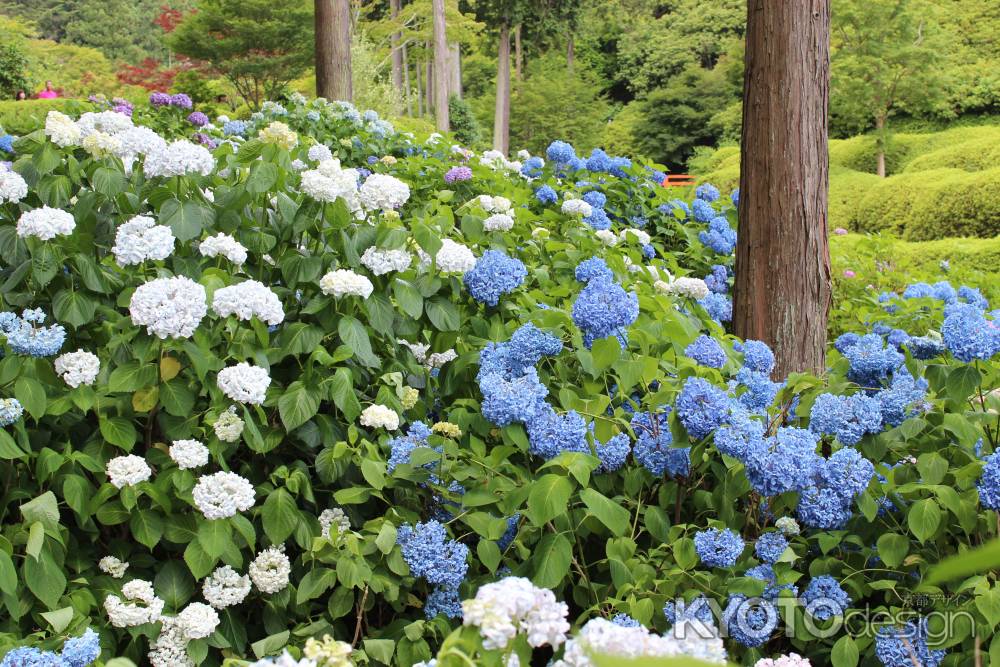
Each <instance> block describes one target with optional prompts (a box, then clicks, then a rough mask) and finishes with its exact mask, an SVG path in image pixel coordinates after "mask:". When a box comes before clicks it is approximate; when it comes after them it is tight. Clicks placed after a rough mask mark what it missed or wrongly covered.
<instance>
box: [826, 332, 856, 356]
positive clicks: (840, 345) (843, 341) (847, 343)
mask: <svg viewBox="0 0 1000 667" xmlns="http://www.w3.org/2000/svg"><path fill="white" fill-rule="evenodd" d="M860 340H861V336H859V335H858V334H856V333H851V332H848V333H845V334H840V335H839V336H837V340H835V341H833V347H834V348H835V349H836V350H837V352H840V353H841V354H845V353H846V352H847V350H849V349H851V348H852V347H854V346H855V345H857V344H858V341H860Z"/></svg>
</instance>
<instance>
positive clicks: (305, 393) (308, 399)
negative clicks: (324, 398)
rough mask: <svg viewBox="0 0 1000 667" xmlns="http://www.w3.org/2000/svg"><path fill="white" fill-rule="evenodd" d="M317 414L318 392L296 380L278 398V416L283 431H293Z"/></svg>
mask: <svg viewBox="0 0 1000 667" xmlns="http://www.w3.org/2000/svg"><path fill="white" fill-rule="evenodd" d="M317 412H319V392H318V391H316V390H315V389H310V388H309V387H306V386H305V385H304V384H303V383H302V382H301V381H299V380H296V381H295V382H293V383H292V384H290V385H289V386H288V388H287V389H285V391H284V392H283V393H282V394H281V397H280V398H278V414H279V415H281V421H282V423H283V424H284V425H285V430H287V431H293V430H295V429H297V428H298V427H299V426H302V425H303V424H305V423H306V422H307V421H309V420H310V419H312V418H313V415H315V414H316V413H317Z"/></svg>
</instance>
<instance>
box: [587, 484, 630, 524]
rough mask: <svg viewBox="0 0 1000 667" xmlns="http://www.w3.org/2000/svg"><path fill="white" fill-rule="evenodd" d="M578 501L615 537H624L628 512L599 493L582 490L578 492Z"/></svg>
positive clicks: (593, 490)
mask: <svg viewBox="0 0 1000 667" xmlns="http://www.w3.org/2000/svg"><path fill="white" fill-rule="evenodd" d="M580 500H582V501H583V504H584V505H586V506H587V509H588V510H589V512H590V514H593V515H594V516H595V517H597V519H598V520H599V521H600V522H601V523H603V524H604V525H605V526H607V528H608V530H610V531H611V532H612V533H614V534H615V535H618V536H621V535H624V534H625V531H626V530H628V529H629V512H628V510H627V509H625V508H624V507H622V506H621V505H619V504H618V503H616V502H615V501H613V500H611V499H610V498H608V497H607V496H604V495H603V494H601V493H600V492H599V491H597V490H595V489H584V490H583V491H581V492H580Z"/></svg>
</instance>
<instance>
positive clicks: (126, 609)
mask: <svg viewBox="0 0 1000 667" xmlns="http://www.w3.org/2000/svg"><path fill="white" fill-rule="evenodd" d="M104 610H105V611H106V612H107V613H108V620H109V621H111V625H113V626H115V627H116V628H129V627H133V626H136V625H142V624H144V623H155V622H156V621H157V620H158V619H159V618H160V614H161V613H162V612H163V600H161V599H160V598H158V597H156V593H155V592H154V591H153V584H151V583H150V582H148V581H143V580H142V579H133V580H132V581H130V582H128V583H127V584H125V585H124V586H122V594H121V597H119V596H117V595H109V596H107V597H106V598H104Z"/></svg>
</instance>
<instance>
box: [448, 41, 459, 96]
mask: <svg viewBox="0 0 1000 667" xmlns="http://www.w3.org/2000/svg"><path fill="white" fill-rule="evenodd" d="M448 51H449V55H448V71H449V79H450V81H449V83H448V95H449V96H450V95H454V96H455V97H457V98H459V99H462V48H461V47H460V46H459V45H458V42H452V44H451V47H450V48H449V50H448Z"/></svg>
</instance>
